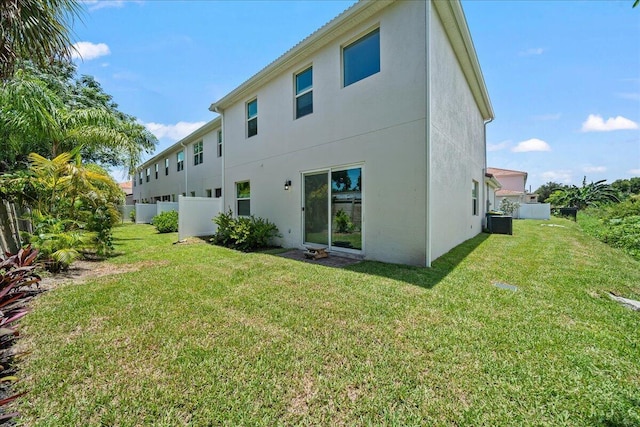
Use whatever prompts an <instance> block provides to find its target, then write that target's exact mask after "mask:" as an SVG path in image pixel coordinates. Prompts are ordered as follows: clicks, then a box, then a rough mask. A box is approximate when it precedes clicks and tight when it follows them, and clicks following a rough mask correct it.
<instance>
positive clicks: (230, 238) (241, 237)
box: [212, 210, 280, 252]
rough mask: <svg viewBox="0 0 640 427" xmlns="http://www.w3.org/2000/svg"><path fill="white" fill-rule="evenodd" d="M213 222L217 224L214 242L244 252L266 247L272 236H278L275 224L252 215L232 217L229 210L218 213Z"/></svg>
mask: <svg viewBox="0 0 640 427" xmlns="http://www.w3.org/2000/svg"><path fill="white" fill-rule="evenodd" d="M213 222H215V223H216V225H217V226H218V231H217V233H216V234H215V235H214V236H213V239H212V241H213V242H214V243H215V244H217V245H221V246H226V247H228V248H233V249H238V250H241V251H244V252H249V251H253V250H256V249H259V248H264V247H267V246H269V244H270V242H271V240H272V239H273V238H274V237H280V234H279V233H278V227H276V225H275V224H273V223H272V222H269V220H266V219H263V218H256V217H254V216H253V215H251V216H250V217H238V218H234V217H233V213H232V212H231V211H230V210H229V211H228V212H223V213H220V214H219V215H218V216H216V217H215V218H214V219H213Z"/></svg>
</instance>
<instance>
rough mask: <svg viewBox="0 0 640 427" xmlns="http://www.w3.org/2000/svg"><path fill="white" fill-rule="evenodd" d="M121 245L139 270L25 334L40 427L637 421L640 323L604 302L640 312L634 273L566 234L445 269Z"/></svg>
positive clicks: (26, 375)
mask: <svg viewBox="0 0 640 427" xmlns="http://www.w3.org/2000/svg"><path fill="white" fill-rule="evenodd" d="M549 224H553V225H560V226H562V227H549V226H548V225H549ZM116 237H117V244H118V248H119V249H120V250H122V251H124V252H125V254H124V255H122V256H119V257H116V258H113V259H111V260H110V261H108V262H110V263H113V264H114V265H119V264H128V265H138V266H140V267H141V269H140V270H139V271H136V272H129V273H124V274H118V275H113V276H109V277H103V278H99V279H96V280H93V281H91V282H89V283H86V284H82V285H66V286H63V287H60V288H58V289H56V290H54V291H52V292H48V293H46V294H44V295H43V296H41V297H40V298H38V300H37V301H36V302H35V304H34V307H33V308H34V310H33V312H32V313H31V314H29V315H28V316H27V317H26V318H25V319H24V321H23V322H22V339H21V343H22V347H23V348H24V349H26V350H29V351H31V352H32V353H31V354H30V355H29V356H28V357H27V358H26V359H24V361H23V362H22V363H21V365H20V370H21V371H20V375H21V381H20V383H19V387H20V389H23V390H29V394H28V395H27V396H26V397H25V398H22V400H21V401H20V403H19V404H18V405H17V406H18V410H20V411H21V412H22V419H21V422H22V423H24V424H26V425H43V426H70V425H118V426H134V425H153V426H180V425H194V426H208V425H221V424H222V425H268V426H271V425H434V426H437V425H469V426H480V425H492V426H495V425H501V426H513V425H523V426H528V425H530V426H542V425H549V426H558V425H563V426H564V425H582V426H598V425H602V426H637V425H640V314H639V313H637V312H633V311H630V310H628V309H625V308H623V307H621V306H619V305H618V304H617V303H615V302H613V301H611V300H610V299H609V298H608V297H607V293H608V292H609V291H614V292H616V293H618V294H621V295H623V296H626V297H630V298H634V299H640V263H639V262H637V261H635V260H633V259H631V258H630V257H628V256H627V255H625V254H623V253H621V252H619V251H617V250H614V249H611V248H609V247H607V246H605V245H604V244H602V243H600V242H598V241H596V240H595V239H593V238H591V237H589V236H587V235H585V234H584V233H583V232H582V231H581V230H580V229H579V227H578V226H577V225H576V224H574V223H572V222H569V221H566V220H557V219H554V220H552V221H550V222H548V221H546V222H545V221H516V222H515V223H514V235H513V236H505V235H491V236H489V235H486V234H483V235H480V236H478V237H476V238H474V239H472V240H470V241H468V242H466V243H464V244H462V245H461V246H459V247H457V248H456V249H454V250H453V251H452V252H450V253H449V254H447V255H445V256H443V257H442V258H440V259H439V260H437V262H435V263H434V266H433V268H431V269H424V268H413V267H407V266H399V265H388V264H382V263H376V262H363V263H360V264H357V265H355V266H352V267H350V268H348V269H334V268H327V267H322V266H318V265H311V264H306V263H300V262H297V261H292V260H288V259H283V258H280V257H277V256H274V255H267V254H259V253H252V254H243V253H239V252H235V251H231V250H227V249H224V248H220V247H215V246H211V245H207V244H191V245H183V244H179V245H172V242H174V241H175V240H177V235H176V234H169V235H159V234H156V233H155V230H154V229H153V228H152V227H150V226H142V225H129V226H124V227H121V228H119V229H118V230H117V232H116ZM495 282H500V283H505V284H509V285H513V286H516V287H517V291H512V290H509V289H501V288H498V287H496V286H494V283H495Z"/></svg>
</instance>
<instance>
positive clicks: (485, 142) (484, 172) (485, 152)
mask: <svg viewBox="0 0 640 427" xmlns="http://www.w3.org/2000/svg"><path fill="white" fill-rule="evenodd" d="M492 121H493V117H491V118H489V119H488V120H485V121H484V169H483V171H482V177H483V178H482V181H483V182H484V178H485V177H486V175H487V125H488V124H489V123H491V122H492ZM484 187H485V190H486V194H485V196H484V201H483V202H484V209H485V211H486V209H487V200H488V199H489V190H488V189H487V188H486V187H487V185H486V184H485V185H484ZM487 212H488V211H487ZM487 212H484V214H485V215H484V216H485V217H486V214H487Z"/></svg>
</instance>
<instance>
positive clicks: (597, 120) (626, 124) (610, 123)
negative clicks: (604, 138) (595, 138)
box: [582, 114, 638, 132]
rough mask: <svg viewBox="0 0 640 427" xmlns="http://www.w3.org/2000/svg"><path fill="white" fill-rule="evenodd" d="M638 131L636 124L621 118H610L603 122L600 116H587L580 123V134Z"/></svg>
mask: <svg viewBox="0 0 640 427" xmlns="http://www.w3.org/2000/svg"><path fill="white" fill-rule="evenodd" d="M625 129H638V124H637V123H636V122H634V121H632V120H629V119H627V118H625V117H622V116H617V117H610V118H609V119H607V121H606V122H605V121H604V119H603V118H602V116H600V115H597V114H589V117H587V120H585V122H584V123H582V132H610V131H613V130H625Z"/></svg>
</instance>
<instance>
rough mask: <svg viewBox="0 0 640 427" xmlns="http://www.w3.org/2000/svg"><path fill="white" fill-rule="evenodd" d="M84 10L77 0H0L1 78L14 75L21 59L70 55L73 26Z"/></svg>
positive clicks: (42, 60)
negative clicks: (71, 28)
mask: <svg viewBox="0 0 640 427" xmlns="http://www.w3.org/2000/svg"><path fill="white" fill-rule="evenodd" d="M80 11H81V8H80V5H79V4H78V2H77V1H76V0H0V29H1V31H0V80H6V79H8V78H10V77H11V76H12V74H13V70H14V66H15V63H16V61H17V60H19V59H28V60H31V61H33V62H35V63H38V64H40V65H46V64H48V63H50V62H51V61H52V60H54V59H56V58H63V59H70V57H71V50H72V49H73V48H72V47H71V40H70V37H69V28H70V26H71V23H72V22H73V19H75V18H77V17H79V16H80Z"/></svg>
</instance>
